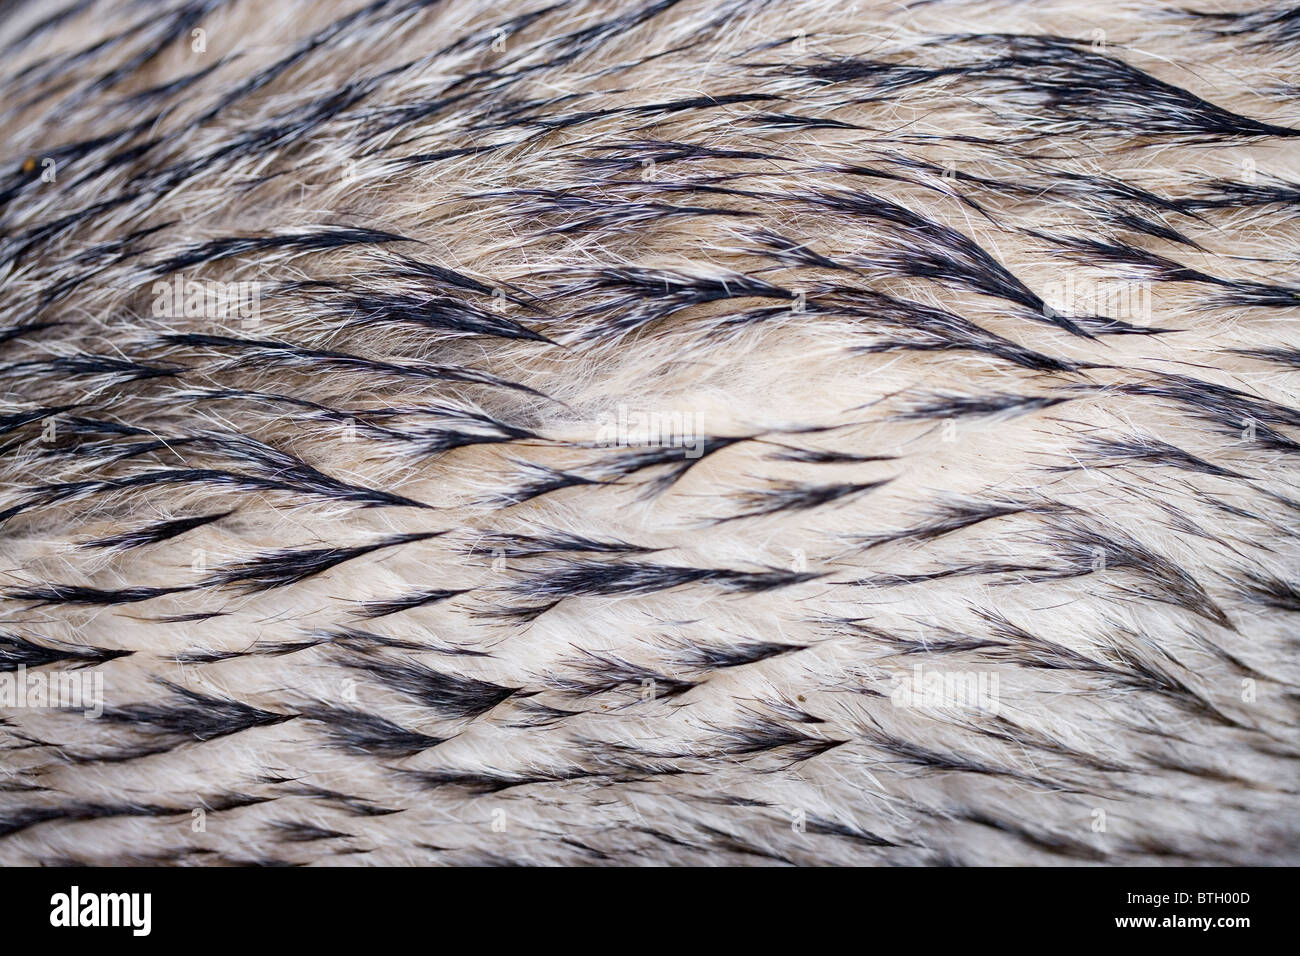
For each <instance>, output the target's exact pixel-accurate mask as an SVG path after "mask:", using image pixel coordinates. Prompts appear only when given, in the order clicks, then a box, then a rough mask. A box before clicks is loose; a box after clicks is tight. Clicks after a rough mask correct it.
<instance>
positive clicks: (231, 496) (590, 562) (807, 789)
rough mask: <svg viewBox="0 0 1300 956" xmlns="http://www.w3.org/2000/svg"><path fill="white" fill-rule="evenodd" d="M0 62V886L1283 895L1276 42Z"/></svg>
mask: <svg viewBox="0 0 1300 956" xmlns="http://www.w3.org/2000/svg"><path fill="white" fill-rule="evenodd" d="M0 49H3V51H4V55H3V64H4V65H3V71H2V73H0V77H2V79H0V82H2V86H0V90H2V91H3V105H2V106H0V112H2V114H3V119H2V120H0V124H2V125H3V130H4V142H5V144H6V155H7V159H6V163H7V167H6V171H5V172H3V174H2V175H0V302H2V303H3V316H4V318H3V329H2V330H0V341H2V342H3V344H0V363H2V364H0V380H2V381H0V390H2V392H3V395H2V397H3V405H0V431H2V432H3V442H4V455H3V458H2V459H0V478H2V479H3V480H2V482H0V518H2V519H3V532H2V534H3V538H2V539H0V549H2V550H0V553H2V555H3V561H2V562H0V593H2V600H0V615H2V618H0V668H3V672H0V677H5V676H9V677H10V678H11V684H10V686H11V687H17V686H19V685H18V684H15V683H14V682H13V681H12V678H13V677H15V676H16V675H20V674H21V675H23V680H24V682H25V684H24V685H23V686H30V685H31V684H32V682H33V681H37V682H39V681H41V680H45V681H50V680H52V679H53V678H54V677H59V676H67V675H76V676H77V677H78V679H83V678H87V677H88V676H90V675H98V676H97V677H96V679H97V680H102V688H103V699H102V714H100V715H99V716H98V717H93V715H92V718H91V719H88V717H87V715H86V714H85V713H83V711H84V710H86V708H85V707H84V706H83V707H75V706H68V705H67V702H66V701H64V700H62V698H59V699H57V700H56V699H53V698H51V699H50V700H48V701H46V702H45V703H44V705H37V706H31V704H32V701H31V699H30V698H28V699H26V700H25V703H26V704H27V705H28V706H17V705H15V706H13V707H10V708H9V709H6V710H4V711H3V712H2V713H3V716H0V747H3V751H2V753H3V756H2V757H0V862H3V863H6V864H38V863H39V864H57V863H89V864H140V863H177V864H208V865H213V864H242V863H257V864H303V863H328V864H344V863H384V864H480V863H491V864H495V863H511V864H645V863H672V864H912V865H916V864H1026V865H1031V864H1032V865H1036V864H1062V863H1070V864H1073V863H1081V862H1082V863H1110V864H1150V863H1169V864H1241V863H1283V862H1289V863H1295V862H1297V861H1300V839H1298V837H1300V811H1298V808H1297V787H1298V786H1300V778H1298V776H1297V755H1298V754H1300V735H1298V733H1297V726H1298V725H1300V719H1298V718H1300V696H1298V693H1300V670H1298V669H1297V660H1296V650H1297V644H1298V641H1297V629H1296V622H1297V614H1298V612H1300V568H1298V562H1297V559H1298V558H1300V488H1298V487H1297V479H1298V477H1300V468H1298V467H1297V462H1298V461H1300V457H1298V456H1300V395H1298V394H1297V384H1298V383H1297V375H1298V370H1300V326H1298V324H1297V316H1298V315H1300V313H1298V311H1297V309H1298V307H1300V281H1297V266H1298V265H1300V151H1298V150H1297V145H1296V143H1297V140H1296V137H1297V136H1298V135H1300V112H1298V111H1297V108H1296V105H1295V104H1296V97H1297V94H1298V93H1300V8H1295V7H1290V6H1287V5H1285V4H1272V5H1264V6H1261V5H1259V4H1242V3H1238V2H1235V0H1229V2H1226V3H1222V4H1218V3H1215V2H1214V0H1206V3H1205V4H1204V5H1191V6H1188V7H1185V8H1184V7H1179V6H1177V5H1176V4H1170V3H1162V2H1157V0H1127V2H1119V3H1112V4H1104V5H1099V4H1095V3H1087V2H1083V0H1041V2H1024V3H1007V2H1001V3H991V2H967V0H940V2H915V3H896V2H886V0H862V2H846V3H825V2H823V0H816V2H813V0H798V2H780V3H778V2H769V0H512V2H510V3H506V4H502V3H495V2H487V0H440V2H439V0H366V2H357V0H335V2H324V3H322V2H310V0H276V2H272V3H267V2H254V0H184V2H176V0H167V2H163V3H158V4H146V3H140V2H130V0H61V2H60V4H59V5H58V6H57V7H54V6H53V5H48V4H45V3H37V2H26V3H19V4H16V5H14V6H12V7H11V9H10V10H9V11H8V12H7V13H6V14H5V15H4V18H3V21H2V22H0ZM195 290H197V291H195ZM1115 293H1118V294H1115ZM936 675H937V677H936ZM935 680H937V681H938V684H935V683H934V681H935ZM953 680H955V681H956V683H952V681H953ZM944 681H949V683H947V684H944ZM936 688H937V690H936V693H934V694H931V693H930V691H931V690H932V689H936ZM962 688H967V689H969V688H976V689H977V690H978V692H979V696H978V697H977V698H972V697H970V696H962V694H963V693H964V692H963V691H962ZM954 694H955V696H954ZM909 695H911V696H909ZM38 704H39V702H38Z"/></svg>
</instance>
